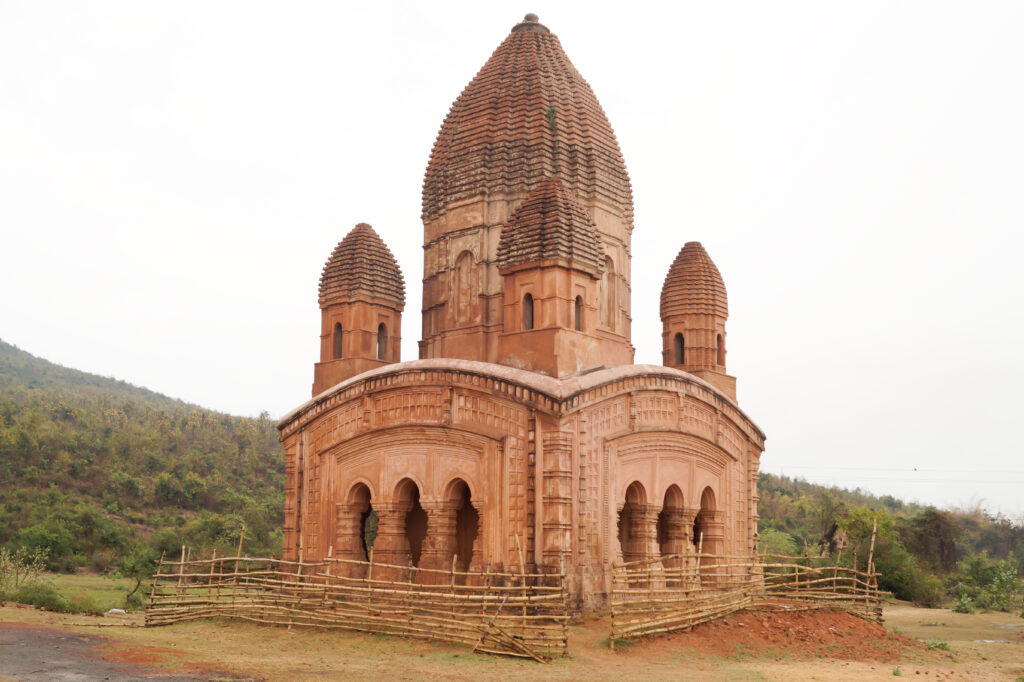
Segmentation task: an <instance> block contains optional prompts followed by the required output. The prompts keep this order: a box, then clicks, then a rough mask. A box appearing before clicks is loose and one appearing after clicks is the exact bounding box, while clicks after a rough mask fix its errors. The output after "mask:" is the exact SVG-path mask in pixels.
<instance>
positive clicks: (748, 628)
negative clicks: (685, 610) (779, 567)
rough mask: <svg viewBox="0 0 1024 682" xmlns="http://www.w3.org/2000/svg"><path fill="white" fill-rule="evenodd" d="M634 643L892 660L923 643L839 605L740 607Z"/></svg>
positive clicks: (726, 652)
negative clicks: (720, 617) (838, 608)
mask: <svg viewBox="0 0 1024 682" xmlns="http://www.w3.org/2000/svg"><path fill="white" fill-rule="evenodd" d="M633 648H635V649H638V650H644V653H645V654H654V653H657V652H658V651H660V650H672V651H678V650H679V649H693V650H694V653H695V654H696V655H705V656H720V657H730V656H735V657H739V658H749V657H760V656H764V657H769V658H796V659H805V658H822V657H824V658H838V659H843V660H850V661H882V662H891V661H897V660H899V658H900V656H901V655H902V654H903V652H904V651H905V650H906V649H910V648H914V649H923V648H924V645H923V644H921V643H920V642H917V641H915V640H913V639H910V638H909V637H905V636H903V635H897V634H895V633H892V632H889V631H888V630H886V629H885V628H883V627H882V626H881V625H878V624H876V623H870V622H868V621H866V620H862V619H860V618H858V617H856V616H852V615H850V614H848V613H846V612H843V611H797V612H786V611H770V612H769V611H744V612H741V613H735V614H733V615H731V616H729V617H728V618H725V619H723V620H718V621H714V622H711V623H704V624H702V625H698V626H696V627H694V628H693V630H691V631H689V632H686V631H682V632H675V633H669V634H666V635H662V636H660V637H654V638H649V639H645V640H640V641H638V642H637V644H636V645H635V647H633ZM638 653H639V652H638Z"/></svg>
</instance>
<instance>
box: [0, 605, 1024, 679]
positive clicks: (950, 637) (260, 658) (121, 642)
mask: <svg viewBox="0 0 1024 682" xmlns="http://www.w3.org/2000/svg"><path fill="white" fill-rule="evenodd" d="M885 618H886V628H882V627H880V626H877V625H873V624H871V623H867V622H864V621H861V620H859V619H857V618H854V617H852V616H849V615H847V614H843V613H822V612H818V613H779V612H775V613H762V612H750V613H744V614H737V615H735V616H733V617H730V618H728V619H726V621H722V622H718V623H713V624H707V625H703V626H698V627H697V628H694V630H693V631H691V632H685V633H676V634H673V635H668V636H662V637H656V638H652V639H648V640H644V641H640V642H638V643H635V644H626V645H620V646H619V647H618V648H617V650H616V651H611V650H610V649H609V647H608V624H607V620H606V619H597V618H589V619H586V620H585V621H584V622H582V623H580V624H578V625H575V626H573V627H572V628H571V631H570V640H569V650H570V652H571V653H570V655H569V656H568V657H567V658H564V659H558V660H556V661H555V662H553V663H551V664H550V665H541V664H538V663H534V662H532V661H522V660H516V659H510V658H502V657H495V656H486V655H481V654H472V653H470V652H469V651H468V649H466V648H462V647H455V646H447V645H441V644H436V643H429V642H419V641H414V640H403V639H396V638H388V637H379V636H373V635H362V634H358V633H348V632H342V631H334V632H311V631H303V630H292V631H288V630H286V629H283V628H272V627H264V626H259V625H254V624H248V623H236V622H229V621H209V622H196V623H189V624H181V625H175V626H171V627H164V628H142V627H138V626H139V625H141V617H140V616H137V615H133V616H130V617H128V618H126V619H114V620H111V619H103V618H89V617H83V616H66V615H60V614H53V613H46V612H42V611H37V610H35V609H30V608H16V607H11V606H7V607H4V608H0V637H2V636H8V637H9V636H10V634H11V632H13V631H15V630H17V629H19V628H21V629H22V631H23V632H24V633H27V634H26V636H25V638H23V640H26V639H27V641H28V643H30V644H31V645H32V646H31V647H28V646H25V647H23V648H22V651H21V652H19V653H22V654H23V655H22V656H21V657H19V659H18V660H19V661H21V663H19V665H20V666H21V667H19V668H17V669H13V668H8V667H7V666H5V664H4V660H5V659H4V657H3V656H4V654H3V652H2V651H0V679H14V680H22V679H65V680H71V679H103V678H104V677H106V676H107V675H102V674H99V673H94V672H90V670H92V669H86V668H85V667H83V668H82V669H81V670H80V671H79V672H80V673H81V674H80V675H79V676H78V677H63V678H61V677H57V676H50V677H45V676H43V677H41V676H39V673H35V675H36V676H35V677H33V676H31V675H30V674H29V673H31V670H28V671H26V668H31V669H32V670H38V669H39V668H38V667H33V665H34V664H33V665H29V664H28V663H27V662H26V661H28V660H29V659H28V658H25V656H24V652H25V651H26V650H30V651H31V652H40V653H38V654H35V653H32V654H31V656H36V657H37V658H41V659H43V660H52V658H50V659H48V658H47V657H48V656H51V654H52V652H50V649H49V648H48V647H50V646H51V645H52V644H53V643H54V642H56V643H61V642H63V643H64V644H63V645H62V646H64V647H67V642H68V640H66V639H65V640H60V639H59V635H55V634H53V632H50V630H54V631H55V632H57V633H65V635H70V636H71V637H72V639H73V640H75V641H76V642H80V643H81V644H82V646H81V647H79V648H77V649H76V648H74V647H69V648H65V649H63V652H62V653H61V655H63V656H69V657H72V658H73V657H76V656H77V657H79V660H82V661H86V662H89V664H92V663H95V662H96V661H97V660H101V661H105V662H106V663H108V664H110V665H111V666H120V665H129V666H139V667H137V668H134V669H132V670H135V672H134V673H130V674H129V676H128V677H127V678H126V677H119V676H118V675H122V674H123V673H119V672H117V669H114V668H111V670H112V671H113V672H111V674H110V679H138V678H139V677H145V676H152V675H158V674H164V675H174V676H176V678H177V679H181V678H185V679H189V678H191V679H261V680H263V679H265V680H307V679H317V680H325V679H326V680H331V679H345V680H359V679H375V680H383V679H424V678H431V679H435V678H444V679H451V680H491V679H495V680H497V679H501V680H531V681H532V680H536V679H545V680H548V679H550V680H578V679H587V680H621V679H642V680H645V682H647V681H651V682H653V681H656V680H785V681H786V682H792V681H797V680H828V681H829V682H836V681H841V680H864V679H882V678H885V679H890V678H891V677H893V676H894V675H899V676H910V675H913V676H914V677H915V679H927V680H946V679H948V680H1018V679H1024V619H1021V618H1019V617H1017V615H1016V614H1006V613H999V614H974V615H969V616H968V615H964V614H955V613H952V612H950V611H948V610H938V609H935V610H929V609H919V608H915V607H912V606H909V605H905V604H895V605H889V606H887V607H886V609H885ZM12 624H15V625H12ZM26 625H28V626H48V627H47V628H45V629H46V631H47V632H48V633H49V634H48V635H47V637H49V639H47V638H46V637H43V638H32V637H30V636H29V634H30V633H32V632H33V630H32V628H31V627H28V628H27V629H26ZM98 625H105V626H112V627H96V626H98ZM82 638H85V640H84V641H83V640H82ZM7 641H9V640H5V639H0V650H4V649H7V648H8V646H13V645H12V644H8V645H6V646H5V645H3V643H5V642H7ZM47 642H49V644H48V643H47ZM928 642H931V645H930V646H929V644H928ZM939 642H942V643H944V644H939ZM76 646H77V645H76ZM946 647H948V649H947V648H946ZM83 665H84V663H83ZM67 670H68V671H69V672H71V671H72V670H73V666H72V667H70V668H67ZM132 675H134V677H133V676H132ZM155 679H161V678H155ZM162 679H175V678H169V677H164V678H162Z"/></svg>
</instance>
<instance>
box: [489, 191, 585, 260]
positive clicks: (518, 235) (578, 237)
mask: <svg viewBox="0 0 1024 682" xmlns="http://www.w3.org/2000/svg"><path fill="white" fill-rule="evenodd" d="M547 260H562V261H567V262H570V263H572V264H573V265H575V266H576V267H579V268H582V269H584V270H588V271H590V272H593V273H595V274H597V273H600V272H601V270H602V269H603V265H604V248H603V247H602V246H601V238H600V237H599V236H598V234H597V226H596V225H594V221H593V220H591V218H590V215H589V214H588V213H587V210H586V209H585V208H583V206H582V205H581V204H580V203H579V202H578V201H577V200H576V199H575V197H573V195H572V192H570V191H569V190H568V189H566V187H565V184H564V183H563V182H562V180H561V179H560V178H558V177H550V178H546V179H545V180H543V181H541V183H540V184H539V185H537V188H536V189H535V190H533V192H531V193H530V194H529V195H528V196H527V197H526V199H525V200H524V201H523V203H522V204H520V205H519V207H518V208H517V209H516V210H515V212H513V213H512V216H511V217H510V218H509V221H508V224H506V225H505V226H504V227H503V228H502V229H501V240H500V241H499V242H498V267H500V268H506V267H509V266H512V265H520V264H523V263H537V262H540V261H547Z"/></svg>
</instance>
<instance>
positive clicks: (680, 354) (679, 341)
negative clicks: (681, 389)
mask: <svg viewBox="0 0 1024 682" xmlns="http://www.w3.org/2000/svg"><path fill="white" fill-rule="evenodd" d="M672 355H673V356H674V357H675V362H674V363H673V364H676V365H682V364H685V362H684V360H685V359H686V342H685V341H684V340H683V335H682V334H676V338H675V340H674V341H673V343H672Z"/></svg>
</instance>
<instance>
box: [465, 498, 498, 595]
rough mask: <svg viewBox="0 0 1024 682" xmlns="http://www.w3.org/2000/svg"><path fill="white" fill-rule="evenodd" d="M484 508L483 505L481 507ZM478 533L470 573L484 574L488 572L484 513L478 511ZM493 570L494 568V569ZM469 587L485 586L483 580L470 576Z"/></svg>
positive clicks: (470, 562)
mask: <svg viewBox="0 0 1024 682" xmlns="http://www.w3.org/2000/svg"><path fill="white" fill-rule="evenodd" d="M480 506H481V507H483V505H480ZM476 513H477V531H476V538H474V540H473V556H472V557H470V559H469V572H470V573H483V572H484V571H485V570H487V565H486V559H484V550H483V548H484V513H483V511H481V510H480V509H477V512H476ZM492 569H493V567H492ZM466 583H467V584H468V585H483V579H482V578H480V577H478V576H470V578H469V579H468V580H467V581H466Z"/></svg>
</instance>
